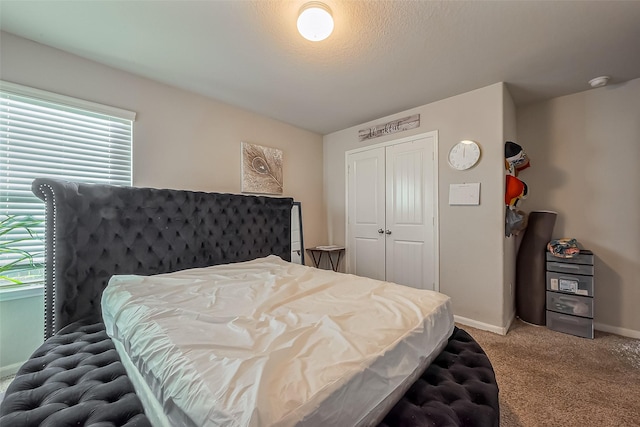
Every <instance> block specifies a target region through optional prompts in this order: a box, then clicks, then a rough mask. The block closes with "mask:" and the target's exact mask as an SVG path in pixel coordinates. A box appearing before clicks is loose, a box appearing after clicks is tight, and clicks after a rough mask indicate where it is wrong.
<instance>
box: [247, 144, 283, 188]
mask: <svg viewBox="0 0 640 427" xmlns="http://www.w3.org/2000/svg"><path fill="white" fill-rule="evenodd" d="M242 192H243V193H262V194H282V150H278V149H277V148H270V147H263V146H260V145H255V144H250V143H247V142H243V143H242Z"/></svg>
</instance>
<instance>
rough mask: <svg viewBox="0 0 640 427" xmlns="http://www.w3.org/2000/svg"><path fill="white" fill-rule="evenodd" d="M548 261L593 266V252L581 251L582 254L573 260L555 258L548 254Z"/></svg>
mask: <svg viewBox="0 0 640 427" xmlns="http://www.w3.org/2000/svg"><path fill="white" fill-rule="evenodd" d="M547 261H560V262H566V263H568V264H587V265H593V252H591V251H580V253H579V254H578V255H576V256H574V257H573V258H560V257H557V256H553V254H552V253H551V252H547Z"/></svg>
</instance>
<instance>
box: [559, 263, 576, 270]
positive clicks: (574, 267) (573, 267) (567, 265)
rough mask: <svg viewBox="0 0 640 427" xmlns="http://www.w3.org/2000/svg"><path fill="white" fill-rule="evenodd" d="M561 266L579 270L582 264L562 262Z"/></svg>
mask: <svg viewBox="0 0 640 427" xmlns="http://www.w3.org/2000/svg"><path fill="white" fill-rule="evenodd" d="M559 268H569V269H571V268H572V269H574V270H579V269H580V266H579V265H573V264H562V265H560V266H559Z"/></svg>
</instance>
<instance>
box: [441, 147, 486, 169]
mask: <svg viewBox="0 0 640 427" xmlns="http://www.w3.org/2000/svg"><path fill="white" fill-rule="evenodd" d="M478 160H480V146H479V145H478V143H477V142H475V141H468V140H465V141H460V142H458V143H457V144H456V145H454V146H453V147H451V150H449V165H451V167H452V168H454V169H457V170H460V171H463V170H466V169H469V168H470V167H472V166H474V165H475V164H476V163H478Z"/></svg>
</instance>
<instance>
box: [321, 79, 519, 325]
mask: <svg viewBox="0 0 640 427" xmlns="http://www.w3.org/2000/svg"><path fill="white" fill-rule="evenodd" d="M505 90H506V89H505V87H504V85H503V84H502V83H499V84H495V85H492V86H488V87H485V88H481V89H477V90H474V91H472V92H468V93H465V94H462V95H458V96H454V97H452V98H448V99H445V100H442V101H438V102H434V103H432V104H427V105H424V106H421V107H418V108H414V109H411V110H407V111H403V112H400V113H398V114H394V115H392V116H388V117H383V118H380V119H378V120H374V121H372V122H368V123H363V124H361V125H358V126H354V127H351V128H348V129H344V130H341V131H338V132H334V133H332V134H329V135H325V137H324V184H325V187H324V194H325V200H326V205H327V220H328V224H327V227H328V231H329V240H330V243H334V244H345V164H344V163H345V152H346V151H349V150H352V149H355V148H360V147H363V146H366V145H372V144H378V143H381V142H386V141H391V140H394V139H398V138H404V137H408V136H411V135H416V134H420V133H424V132H428V131H432V130H437V131H438V139H439V147H438V169H439V190H438V191H439V205H440V208H439V219H440V224H439V236H440V291H441V292H443V293H445V294H447V295H449V296H451V298H452V300H453V308H454V312H455V314H456V315H457V316H459V318H462V319H463V320H464V319H467V320H469V321H472V322H473V323H474V324H475V325H476V326H479V327H484V328H485V329H490V330H494V331H496V332H504V328H505V327H506V326H507V324H506V313H505V307H507V308H510V306H509V304H510V303H506V304H505V303H503V299H504V288H505V279H504V266H503V264H504V255H503V247H504V238H503V236H504V149H503V147H504V140H503V133H504V129H503V108H504V105H503V104H504V91H505ZM411 114H420V127H419V128H417V129H413V130H410V131H405V132H401V133H397V134H394V135H390V136H384V137H379V138H375V139H373V140H368V141H365V142H359V141H358V130H359V129H362V128H365V127H367V126H373V125H376V124H380V123H385V122H387V121H390V120H393V119H397V118H401V117H405V116H409V115H411ZM463 139H472V140H475V141H477V142H478V143H479V144H480V146H481V147H482V157H481V160H480V162H479V164H478V165H476V166H475V167H474V168H472V169H470V170H467V171H462V172H461V171H455V170H453V169H451V168H450V167H449V165H448V162H447V154H448V152H449V149H450V148H451V147H452V146H453V145H455V144H456V143H457V142H458V141H460V140H463ZM464 182H480V183H481V196H480V198H481V202H480V205H479V206H449V205H448V194H449V184H453V183H464ZM347 250H348V248H347ZM506 286H508V284H507V285H506ZM510 309H511V310H513V309H512V308H510Z"/></svg>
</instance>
